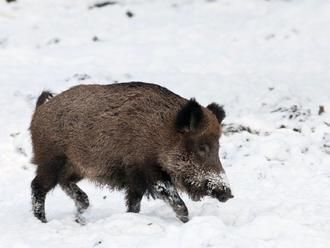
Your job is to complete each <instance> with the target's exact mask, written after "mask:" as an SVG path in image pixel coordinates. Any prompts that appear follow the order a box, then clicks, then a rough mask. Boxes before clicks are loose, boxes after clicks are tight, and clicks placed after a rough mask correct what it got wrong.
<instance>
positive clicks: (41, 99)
mask: <svg viewBox="0 0 330 248" xmlns="http://www.w3.org/2000/svg"><path fill="white" fill-rule="evenodd" d="M52 97H53V93H51V92H50V91H43V92H42V93H41V95H40V96H39V97H38V100H37V104H36V108H38V107H39V106H40V105H42V104H44V103H45V102H46V101H47V100H49V99H50V98H52Z"/></svg>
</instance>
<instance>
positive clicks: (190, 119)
mask: <svg viewBox="0 0 330 248" xmlns="http://www.w3.org/2000/svg"><path fill="white" fill-rule="evenodd" d="M202 119H203V110H202V107H201V105H199V103H198V102H196V100H195V99H194V98H192V99H190V100H189V101H188V102H187V103H186V104H185V105H184V106H183V107H182V108H181V109H180V110H179V112H178V113H177V116H176V121H175V126H176V128H177V130H179V131H180V132H195V131H196V130H197V129H198V127H199V126H200V124H201V122H202Z"/></svg>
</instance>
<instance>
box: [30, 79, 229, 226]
mask: <svg viewBox="0 0 330 248" xmlns="http://www.w3.org/2000/svg"><path fill="white" fill-rule="evenodd" d="M50 97H52V99H51V100H50V101H49V102H47V104H44V103H45V102H46V101H47V99H49V98H50ZM30 129H31V136H32V145H33V153H34V159H33V163H35V164H36V165H37V166H38V169H37V175H36V178H35V179H34V180H33V182H32V194H33V199H34V214H35V215H36V216H37V217H38V218H39V219H40V220H42V221H43V220H45V215H44V209H43V204H44V199H45V196H46V194H47V192H48V191H49V190H50V189H51V188H53V187H55V185H56V184H60V185H61V186H62V188H63V189H64V190H65V192H66V193H67V194H69V196H70V197H71V198H72V199H74V200H75V202H76V205H77V206H78V209H80V210H79V212H80V211H82V210H84V209H85V208H87V206H88V198H87V195H86V194H85V193H84V192H83V191H82V190H81V189H79V187H78V186H77V185H76V184H75V183H77V182H78V181H79V180H81V179H82V178H88V179H90V180H92V181H94V182H96V183H97V184H103V185H107V186H110V187H112V188H114V189H123V190H125V191H126V203H127V207H128V211H131V212H138V211H139V209H140V205H139V204H140V201H141V199H142V197H143V195H146V194H148V195H151V196H154V197H158V198H159V197H160V198H161V199H164V200H165V201H167V202H168V203H169V204H170V205H171V206H172V208H173V209H174V210H175V212H176V213H177V216H180V217H179V218H180V219H181V220H182V221H184V220H185V221H186V220H187V218H186V216H184V215H185V214H187V210H186V209H185V208H182V207H180V206H184V203H182V200H181V199H180V197H179V196H178V194H177V192H176V188H180V189H182V190H185V191H186V192H188V194H189V192H193V191H194V192H196V191H198V192H200V193H199V195H207V194H209V191H206V190H205V187H204V186H201V187H202V188H201V187H199V186H198V185H199V183H201V185H202V182H198V183H196V184H194V185H193V186H192V185H191V184H189V183H188V184H187V183H184V182H183V181H182V180H183V178H190V179H192V180H194V178H195V180H202V179H203V177H202V176H201V175H204V174H205V175H206V174H207V173H211V172H212V173H220V172H221V171H223V168H222V166H221V163H220V160H219V156H218V139H219V133H220V126H219V124H218V121H217V120H216V118H215V116H214V115H213V114H212V113H211V112H210V111H208V110H207V109H206V108H204V107H202V106H201V105H199V103H197V102H196V101H195V100H194V99H191V100H186V99H184V98H182V97H180V96H178V95H176V94H174V93H173V92H171V91H169V90H168V89H166V88H164V87H161V86H159V85H154V84H147V83H142V82H131V83H119V84H111V85H78V86H75V87H73V88H71V89H69V90H67V91H65V92H63V93H61V94H58V95H56V96H54V97H53V94H52V93H50V92H48V91H45V92H43V93H42V94H41V95H40V97H39V99H38V101H37V108H36V110H35V113H34V115H33V118H32V121H31V127H30ZM183 129H185V130H189V131H194V132H191V133H190V132H185V133H182V132H179V131H180V130H183ZM197 131H198V132H197ZM203 146H204V147H205V146H207V151H206V150H205V151H204V150H201V149H202V148H201V147H203ZM206 152H208V153H207V154H205V153H206ZM180 180H181V181H180ZM155 185H157V186H155ZM171 185H172V186H171ZM196 185H197V186H196ZM163 187H165V188H163ZM166 187H169V188H166ZM187 187H193V188H192V189H190V190H189V189H188V188H187ZM196 187H197V188H196ZM198 187H199V188H198ZM171 199H172V200H173V199H176V201H175V202H172V201H171ZM177 204H179V205H177ZM182 204H183V205H182Z"/></svg>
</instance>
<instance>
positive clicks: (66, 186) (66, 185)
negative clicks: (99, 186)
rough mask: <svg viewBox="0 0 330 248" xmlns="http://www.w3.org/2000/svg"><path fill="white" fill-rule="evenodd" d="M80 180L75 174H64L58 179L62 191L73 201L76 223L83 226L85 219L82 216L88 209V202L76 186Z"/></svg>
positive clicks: (84, 194)
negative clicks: (75, 210)
mask: <svg viewBox="0 0 330 248" xmlns="http://www.w3.org/2000/svg"><path fill="white" fill-rule="evenodd" d="M81 179H82V177H80V176H77V175H75V174H71V175H68V173H65V174H64V175H63V176H62V178H61V179H60V185H61V187H62V189H63V191H64V192H65V193H66V194H67V195H68V196H69V197H70V198H71V199H72V200H73V201H74V203H75V205H76V208H77V214H76V222H78V223H80V224H84V223H85V219H84V218H83V217H82V214H83V213H84V212H85V211H86V209H87V208H88V206H89V200H88V196H87V194H86V193H85V192H84V191H82V190H81V189H80V188H79V187H78V185H77V184H76V183H77V182H78V181H80V180H81Z"/></svg>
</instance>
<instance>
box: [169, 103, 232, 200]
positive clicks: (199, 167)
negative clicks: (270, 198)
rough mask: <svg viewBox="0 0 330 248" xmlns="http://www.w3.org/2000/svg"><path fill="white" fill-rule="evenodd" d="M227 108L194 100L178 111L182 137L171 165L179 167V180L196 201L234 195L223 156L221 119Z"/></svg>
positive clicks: (179, 133) (177, 124) (177, 171)
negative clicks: (220, 140)
mask: <svg viewBox="0 0 330 248" xmlns="http://www.w3.org/2000/svg"><path fill="white" fill-rule="evenodd" d="M224 118H225V111H224V110H223V108H222V107H221V106H219V105H218V104H216V103H212V104H210V105H208V106H207V108H204V107H202V106H201V105H200V104H198V103H197V102H196V101H195V100H194V99H191V100H189V101H188V102H187V103H186V104H185V105H183V106H182V108H181V109H180V110H179V111H178V113H177V115H176V121H175V129H176V132H177V135H178V136H179V138H178V141H177V142H176V145H174V146H173V148H172V152H171V153H172V155H171V159H170V160H171V161H170V164H171V165H169V166H174V167H175V173H174V174H175V178H176V180H175V181H176V183H177V184H178V185H179V188H181V189H182V190H183V191H186V192H187V193H188V195H189V196H190V197H191V198H192V199H193V200H200V199H201V198H202V197H204V196H211V197H214V198H216V199H218V200H219V201H221V202H225V201H227V200H228V199H229V198H232V197H233V196H232V194H231V189H230V186H229V183H228V180H227V177H226V174H225V171H224V169H223V167H222V164H221V162H220V159H219V139H220V136H221V122H222V121H223V119H224Z"/></svg>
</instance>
